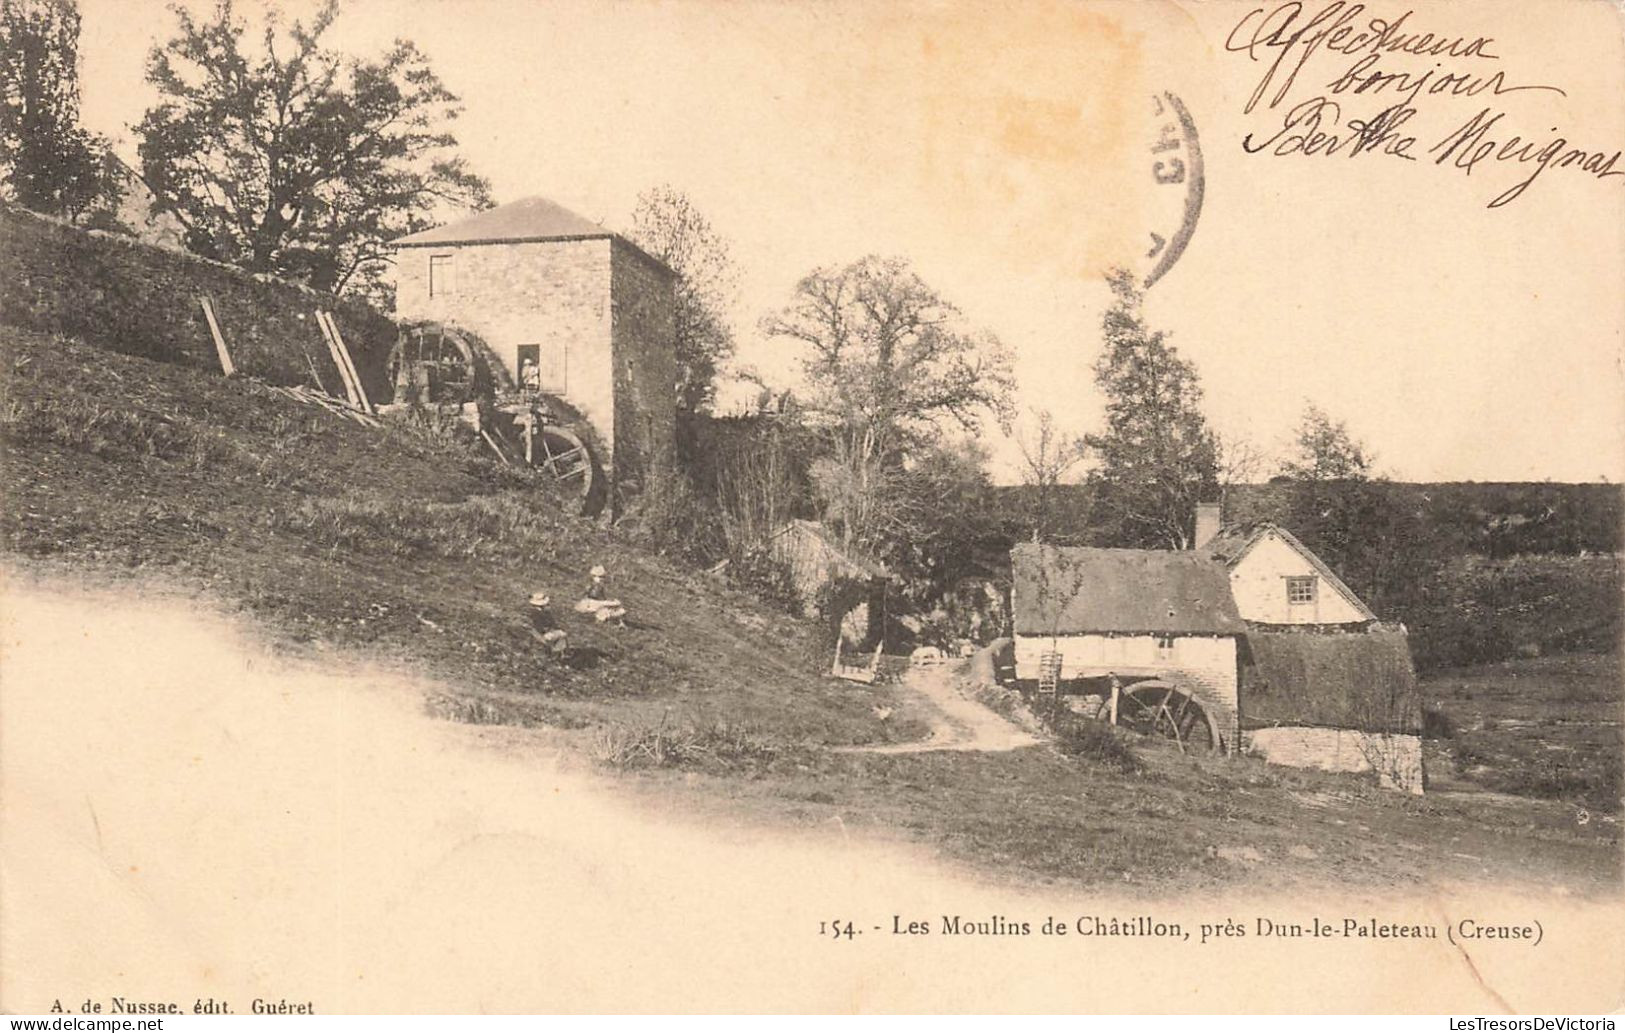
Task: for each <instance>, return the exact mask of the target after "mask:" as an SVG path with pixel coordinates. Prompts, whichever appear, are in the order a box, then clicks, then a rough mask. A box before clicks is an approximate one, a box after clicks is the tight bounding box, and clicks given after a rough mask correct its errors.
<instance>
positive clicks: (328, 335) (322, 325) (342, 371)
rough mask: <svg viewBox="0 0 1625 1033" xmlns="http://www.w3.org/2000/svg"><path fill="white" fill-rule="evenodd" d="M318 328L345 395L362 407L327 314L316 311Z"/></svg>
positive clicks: (351, 402) (352, 402) (353, 403)
mask: <svg viewBox="0 0 1625 1033" xmlns="http://www.w3.org/2000/svg"><path fill="white" fill-rule="evenodd" d="M316 326H317V328H318V329H320V330H321V332H322V340H324V341H326V342H327V351H328V354H330V355H331V356H332V357H333V365H334V366H336V367H338V371H339V380H340V381H342V382H343V384H344V393H345V395H346V396H347V397H348V398H349V399H350V404H352V405H360V404H361V400H360V398H358V397H357V396H356V393H355V385H354V384H352V383H351V382H350V371H349V370H348V369H347V368H346V367H345V365H344V358H343V356H341V355H340V354H339V345H338V342H337V341H335V340H334V339H333V331H332V330H331V329H330V328H329V327H328V325H327V319H326V316H325V314H324V313H323V312H322V311H321V310H320V309H317V310H316Z"/></svg>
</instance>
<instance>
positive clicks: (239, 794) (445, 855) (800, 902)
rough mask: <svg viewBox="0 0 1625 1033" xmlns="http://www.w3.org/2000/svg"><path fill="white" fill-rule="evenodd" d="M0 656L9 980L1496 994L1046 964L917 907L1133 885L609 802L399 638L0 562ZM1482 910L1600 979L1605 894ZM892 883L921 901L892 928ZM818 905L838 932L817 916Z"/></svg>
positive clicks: (1039, 996)
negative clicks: (1161, 985)
mask: <svg viewBox="0 0 1625 1033" xmlns="http://www.w3.org/2000/svg"><path fill="white" fill-rule="evenodd" d="M4 576H5V575H4V572H3V571H0V578H3V577H4ZM0 669H3V672H4V679H3V683H0V690H3V697H0V703H3V706H0V917H3V921H0V1010H5V1011H7V1012H13V1013H23V1014H31V1013H33V1014H37V1013H40V1012H44V1011H48V1010H49V1009H50V1008H51V1006H52V1003H53V1001H54V1000H60V1001H61V1002H62V1004H63V1006H64V1007H66V1008H69V1009H75V1008H77V1007H78V1005H79V1004H80V1003H81V1002H82V1001H84V1000H85V999H86V998H92V997H93V998H97V999H98V1000H102V1001H106V1000H107V999H108V995H112V994H118V995H121V996H124V997H126V998H128V999H132V1000H140V1001H159V1002H163V1001H172V1002H175V1003H176V1004H178V1005H179V1007H180V1008H181V1009H183V1010H186V1011H189V1010H190V1009H191V1008H192V1006H193V1002H194V1001H195V1000H198V999H201V998H204V997H214V998H215V999H217V1000H221V999H224V1000H229V1001H231V1002H232V1003H233V1005H234V1007H235V1009H236V1011H237V1012H238V1013H243V1012H246V1011H247V1010H248V1009H249V1004H250V1002H251V1001H252V1000H253V999H254V998H255V997H260V998H264V999H267V1000H271V1001H277V1000H282V999H287V1000H289V1001H293V1002H298V1003H304V1002H310V1003H311V1004H312V1006H313V1007H314V1008H315V1010H316V1011H317V1012H327V1013H336V1012H365V1013H401V1012H406V1013H424V1012H441V1011H461V1012H485V1011H494V1012H551V1011H571V1010H574V1011H616V1012H628V1011H662V1012H664V1011H684V1010H698V1011H795V1012H809V1011H837V1012H859V1011H909V1012H916V1011H932V1010H945V1011H955V1012H964V1011H970V1010H973V1009H982V1010H987V1009H989V1008H993V1009H995V1010H1011V1011H1027V1010H1048V1011H1067V1012H1071V1011H1081V1012H1089V1011H1091V1010H1123V1009H1128V1010H1134V1009H1135V1008H1142V1007H1151V1008H1154V1009H1156V1010H1159V1011H1169V1010H1172V1011H1180V1010H1191V1011H1202V1012H1207V1011H1215V1010H1220V1011H1223V1010H1231V1009H1243V1010H1244V1009H1245V1008H1246V1007H1247V1006H1248V1004H1249V1003H1251V1004H1254V1005H1256V997H1255V996H1253V995H1254V994H1255V991H1254V989H1253V987H1255V986H1257V985H1270V986H1273V987H1274V990H1273V991H1272V996H1271V1005H1272V1007H1279V1008H1283V1009H1296V1010H1313V1009H1315V1008H1317V1007H1320V1008H1328V1009H1331V1010H1343V1011H1361V1010H1371V1009H1373V1008H1375V1007H1377V1006H1379V1005H1380V1006H1381V1007H1382V1008H1386V1009H1388V1010H1400V1011H1406V1010H1426V1009H1428V1008H1432V1009H1444V1010H1455V1011H1473V1012H1478V1011H1483V1010H1485V1009H1486V1008H1488V1007H1490V1006H1492V1005H1493V1004H1494V1001H1493V999H1492V998H1491V997H1489V996H1488V995H1487V994H1486V993H1485V991H1484V989H1483V987H1482V985H1481V984H1480V983H1479V982H1478V981H1477V979H1476V978H1474V977H1473V975H1472V973H1471V972H1470V971H1469V969H1468V968H1467V966H1465V965H1464V964H1462V963H1460V961H1459V960H1457V959H1456V958H1455V956H1454V955H1452V954H1450V953H1449V952H1448V950H1438V949H1433V948H1432V947H1431V946H1429V945H1421V944H1408V943H1407V944H1402V945H1395V944H1393V943H1391V942H1388V941H1384V942H1382V943H1371V944H1363V943H1350V944H1348V945H1346V947H1345V948H1342V949H1340V950H1339V951H1338V952H1337V953H1336V954H1335V955H1328V957H1335V958H1336V959H1337V962H1338V963H1337V964H1336V965H1326V966H1322V967H1320V968H1317V969H1311V970H1310V974H1308V975H1306V976H1304V977H1301V978H1297V979H1295V980H1294V981H1292V982H1291V983H1290V984H1285V985H1283V984H1281V983H1280V980H1279V978H1278V972H1279V971H1280V969H1281V966H1283V965H1287V964H1290V965H1291V966H1294V971H1296V966H1298V965H1299V963H1300V961H1301V958H1300V957H1299V954H1298V952H1299V951H1300V950H1301V948H1300V945H1298V944H1296V943H1282V944H1279V945H1278V946H1279V947H1280V949H1279V950H1275V949H1263V947H1264V945H1263V944H1261V943H1252V942H1249V943H1248V944H1244V945H1239V946H1231V947H1216V946H1213V945H1207V946H1203V945H1202V944H1201V943H1200V942H1199V940H1197V939H1195V938H1194V937H1193V938H1192V939H1191V940H1190V941H1188V942H1187V941H1184V940H1169V939H1151V938H1147V939H1139V938H1130V939H1126V940H1120V941H1116V942H1114V943H1112V944H1111V945H1110V955H1109V959H1110V961H1111V963H1112V964H1113V965H1114V966H1115V967H1116V969H1117V970H1119V971H1123V972H1136V971H1147V970H1150V969H1152V968H1154V967H1156V966H1162V967H1166V968H1169V969H1172V970H1177V971H1182V972H1185V973H1188V977H1187V978H1186V979H1185V980H1182V981H1180V983H1179V985H1177V986H1175V987H1171V988H1169V989H1168V991H1167V993H1165V994H1162V995H1160V996H1158V997H1156V998H1155V1000H1152V1001H1149V1002H1148V1001H1147V1000H1146V999H1145V997H1144V995H1143V993H1139V992H1137V991H1136V990H1135V987H1136V986H1137V984H1134V983H1133V981H1132V980H1130V981H1127V982H1125V981H1123V980H1104V981H1099V980H1096V981H1088V980H1085V981H1076V980H1073V981H1060V982H1057V981H1056V980H1054V979H1053V978H1050V977H1049V975H1048V973H1052V972H1054V971H1056V970H1058V969H1059V968H1062V967H1065V966H1068V965H1076V964H1077V963H1078V962H1079V959H1080V958H1088V959H1091V960H1097V961H1098V960H1099V959H1101V958H1103V957H1106V955H1105V954H1104V953H1103V950H1102V949H1101V948H1095V947H1093V944H1092V939H1091V938H1089V937H1082V936H1068V937H1064V938H1062V937H1049V936H1039V935H1032V936H1019V937H1015V936H1012V937H997V938H988V937H982V936H958V937H949V936H947V935H941V933H942V932H943V930H944V926H943V923H944V922H945V921H946V920H945V919H944V917H943V916H945V915H958V916H965V920H966V921H968V922H981V923H986V922H987V920H988V919H987V916H989V915H1000V916H1010V917H1011V918H1012V919H1016V920H1022V921H1030V922H1032V923H1034V929H1035V930H1036V928H1037V923H1039V922H1041V921H1042V920H1043V919H1044V917H1045V916H1061V920H1063V921H1071V920H1072V919H1074V918H1075V916H1077V915H1080V914H1088V915H1111V914H1119V913H1120V914H1131V913H1132V914H1140V913H1143V911H1144V910H1145V909H1146V908H1147V906H1148V905H1146V904H1145V903H1144V902H1143V901H1139V900H1136V899H1134V898H1130V897H1123V898H1118V897H1116V896H1114V895H1113V894H1112V893H1111V892H1110V891H1109V890H1100V889H1096V890H1092V891H1090V892H1088V893H1087V894H1086V895H1083V896H1080V895H1079V893H1078V891H1076V890H1075V889H1071V890H1068V889H1064V888H1055V887H1040V886H1031V887H1021V888H1013V887H1010V886H1000V885H990V884H989V883H987V882H985V881H980V880H976V879H973V878H971V877H969V876H967V875H966V874H965V873H964V872H963V871H962V870H954V869H950V868H948V867H946V866H944V865H943V864H941V863H939V862H938V861H937V860H935V859H934V857H933V855H932V854H931V853H930V852H929V851H925V850H918V849H913V848H910V847H907V846H906V845H902V844H898V843H896V842H894V841H885V840H884V839H883V830H874V831H872V832H871V833H869V834H859V833H855V832H854V833H849V832H848V830H847V829H846V828H845V826H844V825H842V824H841V823H839V822H835V823H831V822H823V823H821V824H818V825H816V826H813V827H807V826H802V827H795V826H793V825H790V824H781V825H775V826H771V827H769V826H764V825H756V824H750V823H746V822H743V821H740V820H738V819H737V818H732V817H729V816H728V815H727V814H724V813H723V812H721V811H718V812H716V813H715V814H713V815H712V816H711V817H709V818H708V819H706V820H705V821H704V822H696V821H693V820H689V819H688V818H687V817H686V816H685V815H684V814H683V812H682V809H681V808H680V807H673V806H671V804H672V803H673V802H674V801H673V800H661V801H658V802H654V803H647V805H645V806H639V805H638V801H634V800H633V799H631V798H629V796H628V795H627V794H626V793H625V792H618V791H617V785H616V783H615V782H614V781H613V780H611V779H606V778H602V777H598V776H596V775H593V774H592V773H590V772H589V771H586V770H583V768H582V767H581V766H580V765H578V764H573V763H571V762H569V761H568V760H564V759H561V757H560V755H559V754H558V753H557V752H555V751H554V750H553V749H551V748H549V747H548V746H546V745H545V744H544V740H543V739H542V738H541V737H539V736H538V735H536V734H535V733H531V732H527V731H525V730H522V729H513V728H484V727H472V726H466V725H455V724H450V723H447V722H441V721H435V720H432V719H430V718H428V717H426V716H425V715H424V714H423V712H422V699H423V694H424V692H425V690H426V689H428V688H431V687H432V686H428V685H426V684H424V683H422V682H419V681H417V680H414V679H412V678H410V677H408V676H405V675H403V674H402V673H400V672H399V671H384V670H379V669H375V668H368V667H365V666H362V665H359V664H357V663H355V662H354V661H353V660H345V659H341V658H333V659H331V660H326V661H321V662H316V661H312V660H307V659H298V660H289V659H287V658H286V656H284V655H281V654H279V653H278V652H277V651H276V650H275V649H273V648H271V647H270V644H269V643H268V642H267V641H266V640H265V639H264V637H263V633H262V632H261V631H260V630H259V629H257V628H255V627H254V626H252V625H251V624H249V623H248V622H246V621H243V620H240V619H237V618H232V617H228V616H224V615H222V614H221V613H220V612H219V611H217V610H211V609H207V608H204V607H201V606H198V605H196V604H194V603H190V602H188V601H186V600H182V599H178V598H169V599H158V598H153V597H150V596H142V595H138V594H135V593H132V592H130V591H129V590H128V589H119V590H110V589H87V588H86V587H84V586H82V585H79V586H75V585H71V584H70V585H67V586H63V585H54V586H48V587H43V588H42V587H40V586H29V585H24V586H19V585H18V584H16V583H15V582H10V583H5V584H4V592H3V593H0ZM921 673H922V675H928V676H926V677H921V678H920V679H919V681H918V684H919V686H920V688H921V691H922V692H926V693H930V694H933V697H934V698H938V699H940V701H941V704H940V705H941V707H942V710H943V712H944V715H945V718H949V717H951V718H953V719H954V720H955V722H956V723H955V725H954V728H953V729H952V730H951V732H950V735H945V736H944V737H943V738H944V740H945V741H952V742H956V743H959V744H961V747H960V748H963V747H964V744H967V743H982V744H986V745H991V744H994V743H999V742H1002V743H1007V744H1011V745H1014V744H1015V742H1017V741H1018V740H1019V736H1017V735H1015V734H1014V733H1013V732H1012V731H1011V730H1009V729H1008V728H1007V727H1006V723H1004V722H1002V720H1000V721H997V722H995V721H993V720H992V719H991V718H992V717H993V716H994V715H988V716H983V711H982V710H981V709H980V708H973V705H972V704H971V703H970V701H969V700H965V699H964V698H963V697H960V696H959V695H958V693H957V691H956V690H954V688H953V686H952V672H951V670H949V669H944V668H938V669H935V670H932V671H929V672H921ZM950 736H951V738H950ZM937 748H942V749H947V748H949V747H946V746H939V747H937ZM1019 756H1021V755H1019V754H1014V755H1010V756H1009V757H1007V758H1000V757H994V756H987V757H969V756H964V755H957V759H961V760H965V761H970V762H973V763H996V762H998V761H1000V760H1003V759H1015V758H1016V757H1019ZM921 759H925V758H921ZM883 763H886V764H892V763H897V764H903V763H905V761H903V760H898V761H890V760H887V761H884V762H883ZM907 763H913V761H908V762H907ZM888 791H892V790H888ZM896 791H906V792H913V793H926V792H929V787H925V786H912V787H910V788H909V789H907V790H896ZM1079 806H1080V808H1081V807H1083V806H1085V804H1084V802H1083V801H1082V800H1080V801H1079ZM1101 834H1110V833H1101ZM990 863H996V862H995V861H990ZM1470 892H1471V897H1470V898H1468V899H1471V900H1473V901H1480V900H1482V899H1483V897H1482V891H1481V890H1480V889H1477V888H1475V889H1472V890H1471V891H1470ZM1317 903H1318V905H1319V906H1321V907H1323V908H1324V909H1329V910H1328V913H1332V914H1342V913H1348V914H1357V915H1366V914H1379V913H1380V914H1381V915H1382V916H1383V917H1385V918H1394V919H1405V918H1409V919H1416V918H1418V917H1429V916H1433V915H1434V914H1435V912H1439V913H1441V914H1442V913H1444V911H1443V909H1445V908H1451V907H1453V905H1452V904H1451V901H1450V899H1449V897H1448V896H1447V895H1441V894H1440V893H1434V894H1430V895H1429V896H1428V897H1426V898H1419V899H1417V900H1414V901H1412V902H1410V903H1405V902H1402V901H1397V902H1396V900H1395V899H1393V896H1392V894H1388V893H1386V892H1385V893H1384V894H1382V895H1381V896H1380V897H1378V896H1366V897H1359V896H1355V897H1350V898H1349V899H1348V900H1347V901H1346V902H1343V903H1338V902H1337V901H1335V900H1333V899H1329V898H1324V897H1323V898H1318V900H1317ZM1151 906H1152V907H1154V909H1155V910H1156V913H1157V915H1158V917H1159V918H1161V919H1165V920H1168V921H1171V922H1180V923H1185V925H1186V927H1188V928H1190V929H1192V930H1195V929H1196V928H1197V927H1196V925H1195V923H1198V922H1201V921H1209V920H1212V919H1213V917H1214V915H1215V914H1216V913H1222V914H1224V915H1232V914H1233V915H1240V916H1243V917H1245V916H1247V915H1250V914H1271V915H1280V914H1283V913H1290V914H1296V911H1295V910H1294V909H1293V908H1292V907H1290V906H1289V905H1288V903H1287V902H1283V901H1279V900H1276V901H1261V902H1253V903H1248V902H1247V901H1245V900H1242V899H1232V900H1228V901H1226V904H1225V907H1224V908H1221V909H1220V911H1219V912H1215V910H1214V908H1215V902H1214V900H1213V899H1212V898H1211V897H1209V896H1206V895H1203V896H1200V897H1193V898H1191V899H1189V900H1186V899H1182V898H1180V897H1178V896H1177V895H1174V896H1169V897H1164V898H1161V899H1159V900H1158V902H1157V903H1156V904H1155V905H1151ZM1454 907H1455V908H1456V910H1457V912H1458V913H1462V912H1460V910H1459V908H1460V905H1455V906H1454ZM1496 914H1501V915H1506V916H1510V917H1520V916H1523V915H1533V914H1539V915H1540V916H1541V917H1542V920H1543V921H1544V922H1546V923H1547V928H1548V930H1549V935H1550V936H1551V937H1552V939H1553V940H1554V941H1555V942H1557V943H1559V944H1562V945H1564V946H1563V947H1562V948H1561V949H1556V950H1553V949H1551V948H1548V949H1547V950H1546V951H1545V952H1541V953H1531V952H1529V951H1528V950H1527V948H1523V947H1519V948H1517V949H1516V950H1511V949H1509V950H1502V951H1499V952H1495V951H1488V950H1486V951H1484V952H1481V953H1475V958H1474V962H1475V964H1476V966H1477V971H1478V972H1480V973H1482V975H1483V979H1484V980H1486V981H1488V982H1490V983H1493V984H1494V985H1495V986H1496V988H1497V991H1498V993H1500V994H1501V995H1502V996H1504V997H1505V998H1506V999H1507V1000H1509V1001H1511V1002H1513V1003H1514V1004H1515V1005H1517V1006H1519V1007H1520V1008H1522V1009H1526V1010H1536V1011H1550V1010H1562V1009H1561V1008H1560V1007H1559V1005H1567V1006H1568V1007H1569V1008H1570V1009H1578V1010H1584V1011H1598V1010H1603V1009H1604V1008H1605V1007H1607V1006H1610V1005H1608V1003H1607V1002H1609V1001H1612V1000H1614V998H1613V997H1612V996H1610V994H1611V991H1610V989H1609V987H1608V986H1607V985H1601V986H1594V985H1592V984H1595V983H1596V980H1595V979H1594V978H1593V979H1590V982H1586V980H1587V979H1588V978H1589V977H1588V976H1587V973H1586V971H1585V970H1584V969H1583V968H1582V970H1580V971H1578V972H1576V971H1575V970H1574V967H1573V964H1572V962H1573V959H1574V958H1576V957H1579V956H1585V957H1596V958H1604V957H1610V956H1617V946H1618V929H1619V928H1621V925H1620V913H1619V909H1618V907H1616V906H1615V905H1613V904H1612V903H1605V904H1599V902H1597V901H1595V900H1588V899H1581V898H1575V899H1572V900H1569V899H1565V898H1560V897H1556V896H1553V895H1551V894H1541V895H1540V896H1538V897H1531V896H1529V895H1528V891H1527V890H1525V891H1524V892H1523V895H1521V896H1509V897H1506V898H1504V899H1503V900H1501V902H1500V903H1498V904H1497V908H1496ZM894 916H901V920H904V921H906V920H909V919H913V918H919V919H924V920H927V921H929V922H931V923H932V924H933V926H934V927H935V930H936V931H937V932H938V935H932V936H929V937H920V936H914V937H911V936H899V935H894V934H893V931H892V930H893V923H894V921H895V920H899V919H896V918H894ZM832 920H834V921H840V922H847V921H850V922H852V923H853V926H854V929H855V934H854V935H853V936H852V937H850V938H845V939H841V938H835V937H832V936H831V935H830V931H829V928H828V925H829V923H830V922H831V921H832ZM1317 971H1323V972H1325V973H1327V975H1326V976H1325V978H1316V977H1315V975H1314V973H1315V972H1317ZM877 972H883V973H885V975H884V977H880V976H877V975H876V973H877ZM1350 972H1353V973H1358V974H1359V977H1358V978H1350V977H1349V975H1348V973H1350ZM1577 980H1578V982H1576V981H1577ZM1124 986H1127V987H1128V989H1127V990H1123V989H1122V988H1123V987H1124ZM1576 987H1578V988H1579V990H1584V991H1585V992H1584V993H1583V994H1580V993H1579V990H1577V989H1576ZM1588 988H1589V989H1588ZM1577 994H1579V995H1578V996H1577Z"/></svg>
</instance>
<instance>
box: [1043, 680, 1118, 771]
mask: <svg viewBox="0 0 1625 1033" xmlns="http://www.w3.org/2000/svg"><path fill="white" fill-rule="evenodd" d="M1033 710H1034V713H1035V714H1036V715H1037V717H1038V719H1039V720H1040V721H1041V722H1043V723H1044V724H1045V725H1046V726H1047V727H1048V728H1049V730H1050V734H1051V735H1053V736H1054V737H1055V748H1056V749H1058V750H1060V751H1061V752H1062V753H1064V754H1065V755H1067V756H1068V757H1078V758H1081V759H1083V760H1087V761H1090V762H1091V763H1095V764H1099V765H1101V766H1102V767H1109V768H1113V769H1115V770H1117V771H1121V772H1122V773H1124V774H1126V775H1136V774H1139V773H1140V772H1142V771H1144V770H1145V764H1144V763H1143V762H1142V761H1141V760H1140V757H1139V754H1137V753H1135V752H1134V748H1133V747H1131V746H1130V745H1129V744H1128V740H1127V739H1126V738H1125V734H1126V733H1124V732H1123V731H1122V730H1120V729H1118V728H1114V727H1112V726H1111V725H1109V724H1107V723H1106V722H1104V721H1098V720H1094V719H1091V718H1087V717H1084V716H1083V715H1081V714H1076V713H1073V712H1072V710H1071V708H1069V707H1068V706H1067V705H1066V704H1065V703H1063V702H1062V701H1061V699H1060V697H1059V696H1057V697H1056V698H1055V699H1054V700H1053V701H1051V702H1049V703H1047V704H1042V705H1039V706H1035V707H1034V708H1033Z"/></svg>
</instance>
